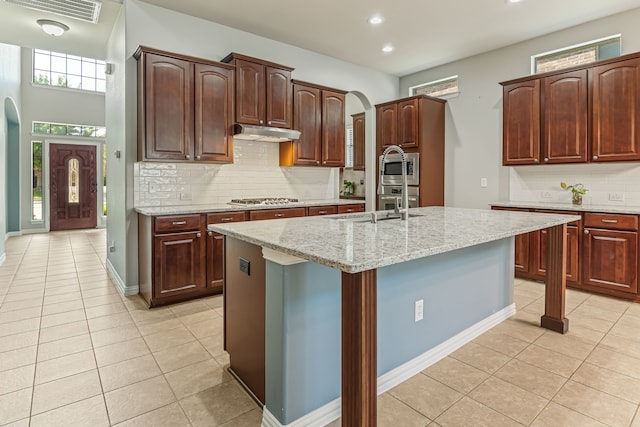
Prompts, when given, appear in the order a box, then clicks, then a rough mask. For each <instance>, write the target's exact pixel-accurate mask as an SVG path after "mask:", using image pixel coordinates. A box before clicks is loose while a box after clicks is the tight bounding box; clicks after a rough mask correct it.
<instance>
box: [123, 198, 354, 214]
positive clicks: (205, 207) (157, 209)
mask: <svg viewBox="0 0 640 427" xmlns="http://www.w3.org/2000/svg"><path fill="white" fill-rule="evenodd" d="M362 203H364V201H363V200H344V199H321V200H304V201H300V202H296V203H289V204H287V205H266V206H254V205H228V204H226V203H209V204H201V205H181V206H149V207H141V208H135V210H136V212H138V213H140V214H142V215H147V216H156V215H185V214H193V213H202V212H234V211H253V210H261V209H286V208H298V207H305V206H327V205H353V204H362Z"/></svg>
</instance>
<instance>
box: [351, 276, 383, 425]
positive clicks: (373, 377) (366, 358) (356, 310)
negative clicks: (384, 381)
mask: <svg viewBox="0 0 640 427" xmlns="http://www.w3.org/2000/svg"><path fill="white" fill-rule="evenodd" d="M376 288H377V270H375V269H374V270H367V271H363V272H361V273H354V274H350V273H344V272H343V273H342V426H343V427H375V426H376V424H377V411H378V409H377V400H376V398H377V389H378V378H377V377H378V375H377V374H378V372H377V370H378V368H377V321H376V318H377V312H376V310H377V301H376V298H377V289H376Z"/></svg>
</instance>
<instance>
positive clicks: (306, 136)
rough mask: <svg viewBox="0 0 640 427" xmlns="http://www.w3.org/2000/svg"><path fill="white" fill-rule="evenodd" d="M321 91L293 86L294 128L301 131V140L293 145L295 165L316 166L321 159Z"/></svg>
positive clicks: (302, 86) (308, 87)
mask: <svg viewBox="0 0 640 427" xmlns="http://www.w3.org/2000/svg"><path fill="white" fill-rule="evenodd" d="M321 120H322V96H321V90H320V89H318V88H315V87H310V86H304V85H298V84H294V85H293V127H294V129H296V130H299V131H300V139H298V140H297V141H294V143H293V150H294V152H293V158H294V159H293V163H294V164H295V165H301V166H305V165H307V166H316V165H319V164H320V159H321V150H322V145H321V137H322V130H321V129H322V124H321V123H322V122H321Z"/></svg>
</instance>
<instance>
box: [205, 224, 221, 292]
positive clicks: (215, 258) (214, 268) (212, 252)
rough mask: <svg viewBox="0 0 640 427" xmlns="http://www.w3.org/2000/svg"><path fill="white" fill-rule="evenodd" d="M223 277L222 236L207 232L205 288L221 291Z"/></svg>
mask: <svg viewBox="0 0 640 427" xmlns="http://www.w3.org/2000/svg"><path fill="white" fill-rule="evenodd" d="M224 276H225V275H224V234H220V233H216V232H215V231H208V232H207V288H209V289H216V290H219V291H222V287H223V286H224Z"/></svg>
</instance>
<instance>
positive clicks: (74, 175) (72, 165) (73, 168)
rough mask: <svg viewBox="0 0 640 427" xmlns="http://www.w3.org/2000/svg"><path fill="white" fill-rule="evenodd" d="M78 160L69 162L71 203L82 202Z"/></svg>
mask: <svg viewBox="0 0 640 427" xmlns="http://www.w3.org/2000/svg"><path fill="white" fill-rule="evenodd" d="M79 165H80V164H79V162H78V159H70V160H69V166H68V168H69V203H78V202H79V201H80V175H79V174H78V169H79Z"/></svg>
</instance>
